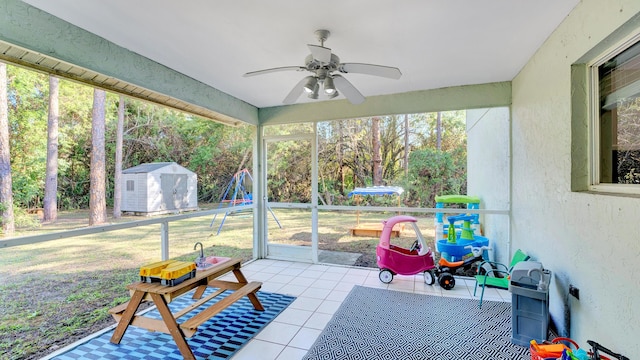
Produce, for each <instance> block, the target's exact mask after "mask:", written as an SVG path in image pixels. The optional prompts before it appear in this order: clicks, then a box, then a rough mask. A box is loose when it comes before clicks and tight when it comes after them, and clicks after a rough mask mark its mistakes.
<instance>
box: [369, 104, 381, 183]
mask: <svg viewBox="0 0 640 360" xmlns="http://www.w3.org/2000/svg"><path fill="white" fill-rule="evenodd" d="M371 146H372V150H373V156H372V157H373V159H372V160H373V186H380V185H382V154H381V153H380V118H379V117H377V116H376V117H373V118H372V119H371Z"/></svg>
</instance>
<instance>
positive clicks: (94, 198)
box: [89, 89, 107, 226]
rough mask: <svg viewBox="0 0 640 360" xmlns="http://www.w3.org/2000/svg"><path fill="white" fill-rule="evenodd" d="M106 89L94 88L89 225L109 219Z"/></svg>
mask: <svg viewBox="0 0 640 360" xmlns="http://www.w3.org/2000/svg"><path fill="white" fill-rule="evenodd" d="M106 97H107V95H106V93H105V91H104V90H100V89H94V90H93V110H92V112H91V170H90V172H91V175H90V185H89V226H92V225H99V224H103V223H105V222H106V221H107V204H106V190H105V189H106V186H105V176H106V175H105V140H104V137H105V135H104V132H105V101H106Z"/></svg>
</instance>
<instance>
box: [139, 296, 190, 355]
mask: <svg viewBox="0 0 640 360" xmlns="http://www.w3.org/2000/svg"><path fill="white" fill-rule="evenodd" d="M150 295H151V298H152V299H153V302H154V304H155V305H156V308H157V309H158V312H159V313H160V315H161V316H162V320H164V323H165V324H166V325H167V329H169V334H171V336H172V337H173V340H174V341H175V342H176V345H178V349H179V350H180V353H181V354H182V357H183V358H185V359H189V360H192V359H193V360H195V356H194V355H193V352H192V351H191V348H190V347H189V344H187V340H185V338H184V334H183V333H182V330H180V327H179V326H178V323H177V322H176V319H175V318H174V317H173V314H172V313H171V310H170V309H169V306H168V305H167V302H166V301H165V300H164V297H163V296H162V295H160V294H154V293H151V294H150Z"/></svg>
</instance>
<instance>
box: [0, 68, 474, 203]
mask: <svg viewBox="0 0 640 360" xmlns="http://www.w3.org/2000/svg"><path fill="white" fill-rule="evenodd" d="M7 69H8V92H7V94H8V104H9V111H8V112H9V131H10V134H9V137H10V142H11V143H10V144H11V149H13V151H11V166H12V170H13V194H14V203H15V204H16V205H18V206H19V207H21V208H32V207H42V201H43V196H44V180H45V173H46V172H45V167H46V156H47V136H46V134H47V114H48V97H49V93H48V92H49V87H48V76H47V75H45V74H40V73H36V72H33V71H28V70H24V69H21V68H18V67H13V66H8V67H7ZM120 101H121V100H120V97H119V96H118V95H116V94H110V93H108V94H107V96H106V100H105V170H106V201H107V206H112V205H113V196H114V183H113V182H114V180H113V179H114V175H115V153H116V148H117V147H116V139H117V124H118V121H117V120H118V107H119V105H120ZM92 105H93V89H92V88H90V87H87V86H85V85H82V84H78V83H75V82H71V81H68V80H64V79H61V80H60V82H59V119H58V127H59V128H58V132H59V135H58V202H57V206H58V208H59V209H61V210H66V209H78V208H88V207H89V202H90V201H89V199H90V159H91V129H92V126H91V113H92ZM123 115H124V124H123V125H124V126H123V140H122V141H123V146H122V168H123V169H126V168H129V167H132V166H136V165H139V164H142V163H149V162H164V161H175V162H176V163H178V164H180V165H182V166H184V167H186V168H188V169H190V170H192V171H194V172H195V173H196V174H197V175H198V199H199V201H201V202H216V201H218V200H220V197H221V195H222V194H223V192H224V190H225V188H226V186H227V185H228V184H229V181H230V180H231V178H232V176H233V174H234V173H236V172H237V171H239V170H241V169H243V168H249V170H251V169H250V168H251V166H252V162H251V159H252V150H253V137H254V133H255V130H254V128H252V127H250V126H239V127H229V126H225V125H222V124H219V123H216V122H213V121H210V120H206V119H202V118H199V117H196V116H192V115H189V114H185V113H181V112H178V111H174V110H171V109H168V108H164V107H161V106H157V105H154V104H150V103H147V102H143V101H139V100H136V99H126V101H125V103H124V112H123ZM464 117H465V114H464V111H452V112H442V113H441V122H442V133H441V135H442V142H441V150H437V136H436V135H437V129H436V114H435V113H434V114H409V115H404V114H401V115H387V116H379V117H377V118H376V119H377V120H376V122H377V123H376V124H375V126H374V123H373V120H372V118H357V119H348V120H341V121H327V122H320V123H318V124H317V135H318V141H317V153H318V166H319V168H318V178H319V179H318V181H319V184H318V187H319V193H320V197H321V199H320V201H321V202H322V203H324V204H348V203H349V201H350V200H349V199H347V198H346V194H347V193H348V192H349V191H351V190H352V189H353V188H355V187H363V186H371V185H373V184H374V174H375V172H376V171H377V172H378V174H379V178H380V184H381V185H399V186H403V187H404V188H405V190H406V196H405V197H404V199H405V202H406V204H407V205H413V206H433V197H434V196H435V194H451V193H464V192H465V191H466V134H465V119H464ZM405 119H406V122H407V124H405ZM407 125H408V126H407ZM264 130H265V136H266V137H267V138H268V137H269V136H272V135H277V136H280V137H282V136H286V135H290V134H298V133H305V134H307V135H308V134H312V133H313V131H314V124H312V123H306V124H293V125H279V126H267V127H265V129H264ZM378 134H379V136H378ZM374 135H375V136H374ZM405 140H406V141H405ZM311 148H312V147H311V144H310V142H309V141H307V140H303V141H298V140H296V141H293V140H282V141H271V142H269V149H268V151H267V156H268V159H267V176H268V184H267V185H268V187H267V195H268V196H269V199H270V200H271V201H279V202H305V203H306V202H309V201H310V200H311V159H312V156H313V155H314V154H312V153H311ZM374 155H376V156H374ZM407 155H408V156H407ZM407 159H408V164H407ZM374 164H375V166H374ZM405 168H406V169H407V171H406V173H405ZM376 182H377V180H376Z"/></svg>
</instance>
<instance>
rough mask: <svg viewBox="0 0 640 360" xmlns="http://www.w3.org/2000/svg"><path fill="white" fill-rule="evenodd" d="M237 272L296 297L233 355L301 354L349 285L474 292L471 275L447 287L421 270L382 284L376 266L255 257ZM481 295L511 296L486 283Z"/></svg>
mask: <svg viewBox="0 0 640 360" xmlns="http://www.w3.org/2000/svg"><path fill="white" fill-rule="evenodd" d="M242 272H243V273H244V274H245V276H246V277H247V279H248V280H249V281H261V282H262V289H261V290H263V291H269V292H277V293H281V294H288V295H293V296H296V297H297V299H296V300H295V301H294V302H293V303H292V304H291V305H289V307H288V308H287V309H285V310H284V311H283V312H282V313H281V314H280V315H279V316H278V317H277V318H275V319H274V320H273V321H272V322H271V323H270V324H269V325H267V327H265V328H264V329H263V330H262V331H261V332H260V333H258V334H257V335H256V336H255V337H254V338H253V339H252V340H251V341H250V342H249V343H248V344H247V345H245V346H244V347H243V348H242V349H240V351H238V352H237V353H236V354H235V356H233V357H232V359H233V360H244V359H251V360H253V359H262V360H284V359H286V360H297V359H302V357H303V356H304V355H305V354H306V353H307V350H308V349H309V348H310V347H311V345H313V343H314V342H315V340H316V338H317V337H318V335H320V332H321V331H322V329H323V328H324V326H325V325H326V324H327V322H328V321H329V319H331V317H332V315H333V313H334V312H335V311H336V310H337V309H338V307H339V306H340V304H341V303H342V300H344V298H345V297H346V296H347V294H348V293H349V291H350V290H351V288H352V287H353V286H354V285H363V286H370V287H376V288H384V289H389V290H397V291H407V292H413V293H419V294H429V295H436V296H451V297H461V298H469V299H473V298H474V297H473V288H474V285H475V281H473V280H466V279H462V278H457V279H456V286H455V287H454V288H453V289H452V290H443V289H441V288H440V287H439V286H438V285H437V284H436V285H433V286H431V285H426V284H425V283H424V278H423V276H422V274H419V275H414V276H400V275H396V276H394V278H393V281H392V282H391V283H390V284H388V285H387V284H383V283H382V282H380V280H379V279H378V270H377V269H367V268H354V267H343V266H331V265H318V264H306V263H298V262H289V261H278V260H256V261H253V262H251V263H249V264H246V265H243V267H242ZM229 276H233V275H229ZM479 291H480V290H479ZM479 291H478V294H480V292H479ZM476 298H478V297H476ZM484 298H485V299H487V300H494V301H511V294H510V293H509V292H508V291H506V290H498V289H491V288H488V289H487V290H486V291H485V294H484ZM478 299H479V298H478Z"/></svg>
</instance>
